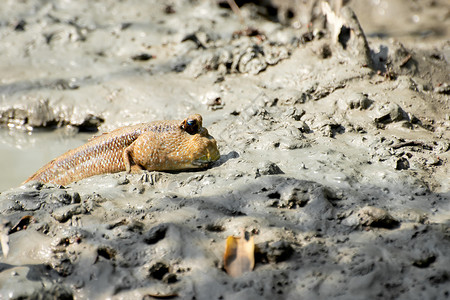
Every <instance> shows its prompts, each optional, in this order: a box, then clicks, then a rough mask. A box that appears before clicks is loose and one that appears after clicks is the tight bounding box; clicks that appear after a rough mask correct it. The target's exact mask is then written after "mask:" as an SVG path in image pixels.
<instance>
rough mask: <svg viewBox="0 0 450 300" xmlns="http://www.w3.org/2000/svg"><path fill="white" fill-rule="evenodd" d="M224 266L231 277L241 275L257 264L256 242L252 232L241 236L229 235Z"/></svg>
mask: <svg viewBox="0 0 450 300" xmlns="http://www.w3.org/2000/svg"><path fill="white" fill-rule="evenodd" d="M223 260H224V268H225V271H227V273H228V275H230V276H231V277H239V276H241V275H242V274H244V273H245V272H248V271H251V270H253V267H254V266H255V242H254V241H253V236H250V233H248V232H245V231H242V236H241V237H234V236H229V237H228V238H227V244H226V248H225V254H224V258H223Z"/></svg>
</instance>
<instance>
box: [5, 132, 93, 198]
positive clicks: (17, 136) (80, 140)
mask: <svg viewBox="0 0 450 300" xmlns="http://www.w3.org/2000/svg"><path fill="white" fill-rule="evenodd" d="M93 135H95V134H91V133H81V134H75V135H69V134H67V133H66V132H64V131H62V130H56V131H35V132H32V133H30V132H26V131H23V132H21V131H11V130H7V129H3V130H0V170H2V172H0V192H3V191H5V190H7V189H9V188H13V187H17V186H19V185H20V184H21V183H22V182H23V181H25V180H26V179H27V178H28V177H29V176H31V175H32V174H34V172H36V171H37V170H38V169H39V168H40V167H42V166H43V165H44V164H46V163H48V162H49V161H51V160H52V159H54V158H55V157H57V156H59V155H61V154H63V153H64V152H66V151H68V150H70V149H73V148H75V147H78V146H80V145H82V144H84V143H85V142H86V141H87V140H88V139H89V138H90V137H92V136H93Z"/></svg>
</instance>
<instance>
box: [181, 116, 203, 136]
mask: <svg viewBox="0 0 450 300" xmlns="http://www.w3.org/2000/svg"><path fill="white" fill-rule="evenodd" d="M182 128H183V129H184V130H185V131H186V132H187V133H189V134H196V133H198V131H199V129H200V127H199V124H198V122H197V120H195V119H187V120H185V121H184V125H183V127H182Z"/></svg>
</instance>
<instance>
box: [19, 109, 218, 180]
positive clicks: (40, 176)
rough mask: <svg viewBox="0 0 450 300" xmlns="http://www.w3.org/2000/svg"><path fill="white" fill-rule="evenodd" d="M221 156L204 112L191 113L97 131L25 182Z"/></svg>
mask: <svg viewBox="0 0 450 300" xmlns="http://www.w3.org/2000/svg"><path fill="white" fill-rule="evenodd" d="M219 157H220V153H219V150H218V149H217V144H216V140H215V139H214V138H213V137H212V136H210V135H209V134H208V131H207V130H206V128H204V127H202V117H201V116H200V115H193V116H189V117H188V118H187V119H185V120H184V121H156V122H151V123H145V124H138V125H134V126H127V127H122V128H119V129H116V130H114V131H111V132H109V133H106V134H103V135H100V136H98V137H95V138H93V139H92V140H90V141H89V142H88V143H86V144H85V145H82V146H80V147H78V148H75V149H73V150H70V151H68V152H66V153H65V154H63V155H61V156H60V157H58V158H56V159H54V160H52V161H51V162H50V163H48V164H47V165H45V166H43V167H42V168H41V169H40V170H38V171H37V172H36V173H35V174H34V175H33V176H31V177H30V178H28V179H27V180H26V181H25V182H28V181H31V180H37V181H40V182H44V183H55V184H61V185H66V184H68V183H71V182H73V181H77V180H80V179H83V178H86V177H90V176H93V175H99V174H105V173H116V172H120V171H128V172H130V170H131V169H132V168H133V169H134V168H138V169H146V170H149V171H173V170H186V169H194V168H202V167H206V166H207V165H208V164H210V163H211V162H213V161H216V160H217V159H219ZM25 182H24V183H25Z"/></svg>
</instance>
